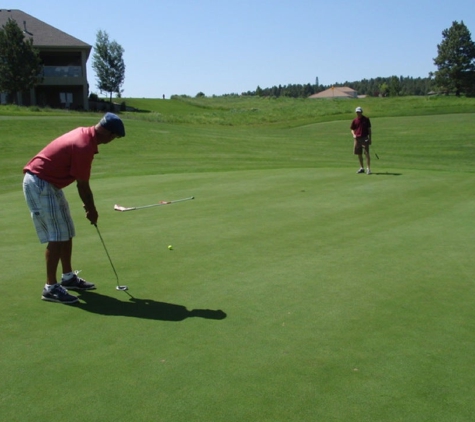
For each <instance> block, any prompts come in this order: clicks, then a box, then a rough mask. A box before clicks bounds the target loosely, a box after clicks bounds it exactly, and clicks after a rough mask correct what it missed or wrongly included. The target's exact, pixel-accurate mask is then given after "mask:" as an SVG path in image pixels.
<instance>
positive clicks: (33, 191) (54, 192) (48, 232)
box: [23, 173, 76, 243]
mask: <svg viewBox="0 0 475 422" xmlns="http://www.w3.org/2000/svg"><path fill="white" fill-rule="evenodd" d="M23 193H24V195H25V199H26V203H27V204H28V208H29V209H30V213H31V218H32V219H33V224H34V226H35V229H36V233H37V234H38V238H39V239H40V242H41V243H47V242H66V241H68V240H69V239H71V238H73V237H74V236H75V235H76V232H75V229H74V223H73V220H72V218H71V214H70V212H69V204H68V201H66V198H65V196H64V193H63V191H62V190H61V189H58V188H56V187H55V186H53V185H51V184H50V183H48V182H45V181H44V180H41V179H40V178H39V177H38V176H35V175H32V174H30V173H25V177H24V178H23Z"/></svg>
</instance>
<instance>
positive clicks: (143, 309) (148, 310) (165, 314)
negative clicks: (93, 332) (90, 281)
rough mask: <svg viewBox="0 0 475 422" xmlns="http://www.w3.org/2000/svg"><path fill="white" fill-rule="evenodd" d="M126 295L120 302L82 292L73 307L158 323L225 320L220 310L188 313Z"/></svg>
mask: <svg viewBox="0 0 475 422" xmlns="http://www.w3.org/2000/svg"><path fill="white" fill-rule="evenodd" d="M126 294H127V295H128V296H129V300H128V301H122V300H119V299H116V298H115V297H111V296H105V295H101V294H100V293H96V292H88V291H82V292H80V294H79V295H78V298H79V300H80V301H81V302H78V303H77V304H76V305H74V306H75V307H77V308H80V309H83V310H85V311H87V312H93V313H95V314H100V315H110V316H126V317H133V318H143V319H155V320H158V321H183V320H185V319H187V318H193V317H195V318H196V317H198V318H206V319H216V320H221V319H224V318H226V313H225V312H223V311H221V310H216V311H214V310H211V309H193V310H191V311H189V310H188V309H186V307H185V306H182V305H174V304H172V303H165V302H157V301H155V300H151V299H137V298H135V297H133V296H132V295H130V294H129V293H128V292H126Z"/></svg>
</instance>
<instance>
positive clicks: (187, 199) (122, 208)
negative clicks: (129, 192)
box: [114, 196, 195, 212]
mask: <svg viewBox="0 0 475 422" xmlns="http://www.w3.org/2000/svg"><path fill="white" fill-rule="evenodd" d="M190 199H195V197H194V196H190V197H189V198H183V199H176V200H174V201H160V202H159V203H158V204H152V205H143V206H141V207H129V208H127V207H122V206H120V205H117V204H115V205H114V210H116V211H121V212H124V211H134V210H141V209H144V208H151V207H159V206H161V205H168V204H175V203H177V202H183V201H189V200H190Z"/></svg>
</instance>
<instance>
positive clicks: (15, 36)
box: [0, 18, 43, 101]
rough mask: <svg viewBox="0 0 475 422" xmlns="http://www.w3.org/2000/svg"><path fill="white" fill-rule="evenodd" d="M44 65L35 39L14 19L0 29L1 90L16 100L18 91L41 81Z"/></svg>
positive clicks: (22, 90)
mask: <svg viewBox="0 0 475 422" xmlns="http://www.w3.org/2000/svg"><path fill="white" fill-rule="evenodd" d="M42 70H43V66H42V64H41V59H40V56H39V51H38V50H37V49H36V48H34V47H33V40H32V39H31V38H30V39H25V36H24V34H23V32H22V30H21V29H20V27H19V26H18V24H17V23H16V21H14V20H13V19H11V18H10V19H8V21H7V23H6V24H5V25H4V26H3V27H2V29H0V92H5V93H7V94H8V97H9V99H10V100H12V101H14V98H15V94H16V93H17V92H25V91H28V90H29V89H31V88H34V87H35V86H36V85H38V84H39V83H41V81H42V79H43V77H42Z"/></svg>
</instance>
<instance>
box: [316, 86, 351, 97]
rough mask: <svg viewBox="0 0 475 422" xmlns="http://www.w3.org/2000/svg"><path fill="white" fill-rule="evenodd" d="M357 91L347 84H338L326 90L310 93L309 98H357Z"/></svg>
mask: <svg viewBox="0 0 475 422" xmlns="http://www.w3.org/2000/svg"><path fill="white" fill-rule="evenodd" d="M356 97H357V92H356V91H355V90H354V89H352V88H350V87H347V86H336V87H332V88H328V89H327V90H325V91H322V92H319V93H317V94H313V95H310V97H309V98H356Z"/></svg>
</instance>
